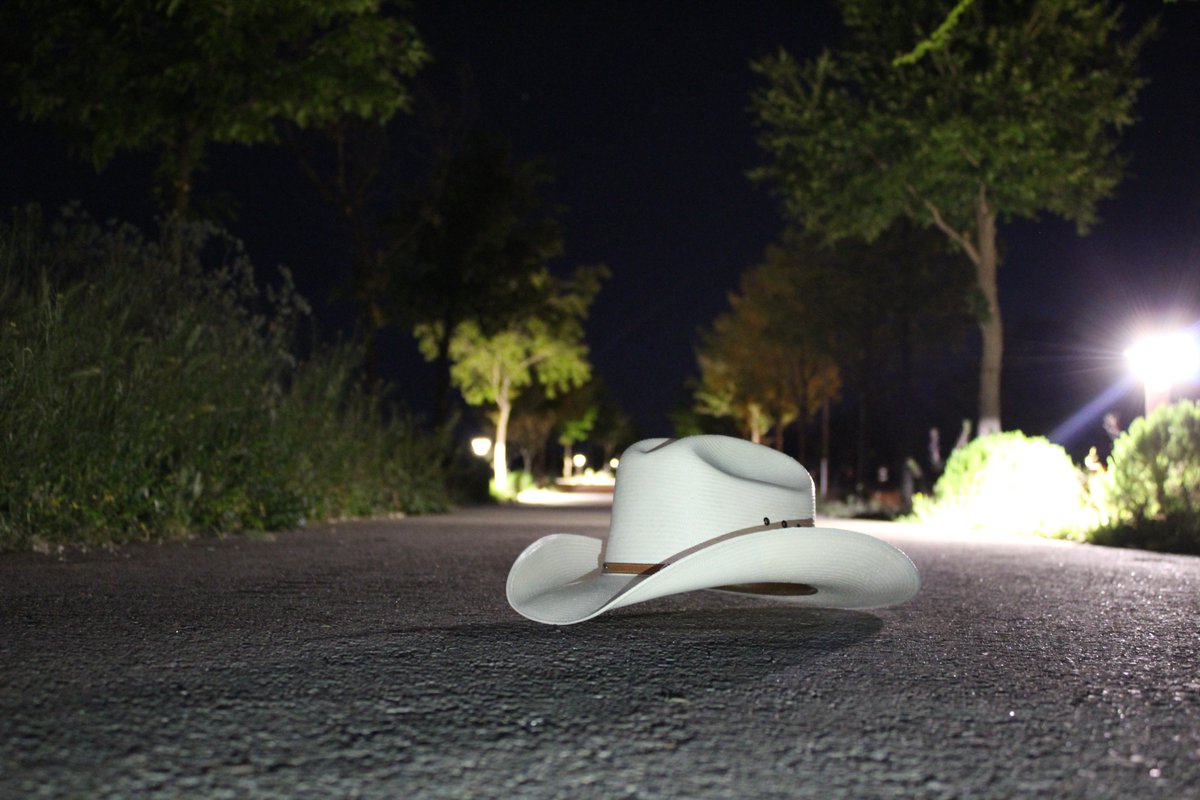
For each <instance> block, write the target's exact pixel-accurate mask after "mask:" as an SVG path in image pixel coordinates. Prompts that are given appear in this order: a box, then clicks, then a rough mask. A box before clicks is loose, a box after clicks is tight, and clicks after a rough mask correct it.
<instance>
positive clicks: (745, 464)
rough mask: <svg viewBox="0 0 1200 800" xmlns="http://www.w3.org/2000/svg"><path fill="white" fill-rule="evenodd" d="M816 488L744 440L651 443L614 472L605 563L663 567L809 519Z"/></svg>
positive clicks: (779, 457) (802, 473)
mask: <svg viewBox="0 0 1200 800" xmlns="http://www.w3.org/2000/svg"><path fill="white" fill-rule="evenodd" d="M813 510H814V505H813V486H812V479H811V478H810V477H809V475H808V472H807V471H806V470H805V469H804V467H802V466H801V465H800V464H799V463H798V462H797V461H795V460H794V459H792V458H790V457H788V456H786V455H784V454H783V453H780V452H778V451H776V450H773V449H771V448H769V447H765V446H763V445H760V444H754V443H753V442H748V441H746V440H744V439H734V438H732V437H729V436H689V437H686V438H683V439H647V440H645V441H641V442H638V443H637V444H634V445H632V446H631V447H630V448H629V449H628V450H626V451H625V452H624V453H623V454H622V456H621V461H620V466H619V467H618V472H617V485H616V488H615V490H614V493H613V509H612V521H611V523H610V527H609V535H608V544H607V547H606V549H605V554H604V559H605V561H609V562H631V563H649V564H654V563H660V562H662V561H665V560H666V559H668V558H670V557H671V556H673V555H675V554H677V553H681V552H683V551H684V550H687V549H689V548H692V547H695V546H697V545H699V544H702V543H703V542H706V541H709V540H710V539H713V538H714V537H717V536H720V535H722V534H725V533H729V532H730V531H734V530H739V529H741V528H748V527H752V526H755V525H761V524H763V519H764V518H769V519H770V520H771V521H772V522H779V521H782V520H798V519H808V520H811V519H812V516H813Z"/></svg>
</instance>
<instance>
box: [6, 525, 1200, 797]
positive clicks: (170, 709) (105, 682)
mask: <svg viewBox="0 0 1200 800" xmlns="http://www.w3.org/2000/svg"><path fill="white" fill-rule="evenodd" d="M607 516H608V514H607V510H606V509H602V508H601V509H597V508H591V509H589V508H582V509H571V510H551V509H478V510H467V511H461V512H458V513H456V514H451V515H446V516H438V517H428V518H417V519H403V520H380V521H359V522H347V523H342V524H336V525H326V526H320V527H314V528H311V529H308V530H304V531H299V532H293V533H286V534H280V535H279V536H277V537H275V538H274V540H250V539H237V538H231V539H225V540H221V541H194V542H190V543H177V544H167V545H161V546H155V545H145V546H132V547H127V548H122V549H120V550H118V551H116V552H101V553H88V554H69V555H67V556H65V557H55V556H38V555H32V554H29V555H8V556H5V557H3V558H0V797H2V798H38V797H80V798H116V797H129V798H168V797H170V798H175V797H204V798H222V797H228V798H244V797H304V798H310V797H364V798H559V797H561V798H573V799H574V800H578V799H579V798H665V797H684V798H750V797H754V798H807V797H812V798H818V797H819V798H839V797H847V798H851V797H853V798H871V797H897V798H899V797H929V798H943V797H945V798H954V797H972V798H976V797H978V798H990V797H995V798H1010V797H1087V798H1105V797H1112V798H1144V797H1164V798H1167V797H1169V798H1180V797H1200V665H1198V656H1200V635H1198V622H1197V620H1198V619H1200V558H1191V557H1183V556H1165V555H1155V554H1150V553H1145V552H1139V551H1124V550H1109V549H1103V548H1098V547H1090V546H1083V545H1072V544H1066V543H1060V542H1047V541H1042V540H1036V539H1016V538H986V537H970V536H956V535H952V534H946V533H937V532H931V531H928V530H925V529H922V528H919V527H910V526H900V525H886V524H879V523H876V524H871V523H852V522H843V523H839V525H840V526H842V527H856V528H858V529H860V530H865V531H866V532H868V533H872V534H875V535H878V536H880V537H881V538H886V539H888V540H889V541H892V542H893V543H895V544H897V545H898V546H900V547H901V548H902V549H904V550H905V551H906V552H907V553H908V554H909V555H910V556H911V557H912V558H913V560H914V561H915V562H916V564H917V566H918V567H919V568H920V570H921V574H922V579H923V581H924V585H923V588H922V590H921V592H920V593H919V594H918V595H917V597H916V598H914V599H913V600H911V601H910V602H908V603H906V604H905V605H903V606H900V607H896V608H891V609H884V610H879V611H873V612H870V613H864V612H847V611H828V610H803V609H795V608H788V607H785V606H781V605H773V604H771V603H769V602H764V601H757V600H749V599H742V598H733V597H729V596H727V595H717V594H712V593H696V594H690V595H682V596H676V597H672V598H666V599H663V600H658V601H653V602H650V603H645V604H642V605H638V606H634V607H631V608H628V609H622V610H619V611H616V612H613V613H611V614H608V615H605V616H602V617H600V618H598V619H597V620H594V621H592V622H588V623H583V624H581V625H576V626H570V627H566V628H558V627H549V626H543V625H538V624H536V623H532V622H528V621H526V620H524V619H522V618H521V617H519V616H517V615H516V614H515V613H514V612H512V611H511V609H509V607H508V605H507V603H506V601H505V598H504V582H505V577H506V575H507V572H508V568H509V566H510V565H511V563H512V561H513V559H514V558H515V557H516V556H517V554H518V553H519V552H520V551H521V550H522V549H523V548H524V547H525V546H526V545H527V544H528V543H529V542H531V541H533V540H534V539H535V538H537V537H539V536H542V535H545V534H548V533H552V532H557V531H570V532H581V533H591V534H595V535H597V536H601V535H603V534H604V531H605V528H606V525H607Z"/></svg>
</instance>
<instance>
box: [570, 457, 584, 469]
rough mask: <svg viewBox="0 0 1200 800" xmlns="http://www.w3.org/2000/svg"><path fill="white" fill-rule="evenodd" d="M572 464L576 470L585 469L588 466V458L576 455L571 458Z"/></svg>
mask: <svg viewBox="0 0 1200 800" xmlns="http://www.w3.org/2000/svg"><path fill="white" fill-rule="evenodd" d="M571 463H572V464H574V465H575V469H583V468H584V467H585V466H586V465H587V456H585V455H584V454H583V453H576V454H575V455H573V456H571Z"/></svg>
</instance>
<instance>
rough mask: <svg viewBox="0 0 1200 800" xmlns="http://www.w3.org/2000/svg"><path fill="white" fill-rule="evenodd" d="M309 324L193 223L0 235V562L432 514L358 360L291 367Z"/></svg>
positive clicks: (405, 435)
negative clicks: (73, 549) (131, 542)
mask: <svg viewBox="0 0 1200 800" xmlns="http://www.w3.org/2000/svg"><path fill="white" fill-rule="evenodd" d="M308 318H309V309H308V306H307V305H306V304H305V302H304V301H303V299H302V298H301V297H299V296H298V295H297V293H296V292H295V290H294V288H293V286H292V283H291V280H290V276H289V275H288V274H287V273H286V272H281V274H280V276H279V278H278V279H277V280H276V281H275V282H274V285H273V286H271V287H269V288H260V287H259V286H258V285H257V284H256V281H255V274H254V269H253V267H252V265H251V264H250V262H249V260H248V259H247V257H246V255H245V253H244V252H243V251H242V249H241V247H240V245H239V244H238V243H237V242H236V241H235V240H233V239H231V238H230V237H229V236H228V235H226V234H224V233H223V232H221V231H220V230H218V229H217V228H215V227H213V226H211V225H208V224H204V223H195V224H185V225H180V226H175V227H173V228H171V229H169V230H164V231H163V232H162V234H161V236H160V237H159V238H158V239H157V240H150V239H148V238H146V237H145V236H143V235H142V234H141V233H140V232H139V231H137V230H135V229H133V228H132V227H129V226H124V225H117V224H109V225H106V226H100V225H97V224H96V223H94V222H92V221H91V220H89V219H87V218H86V217H84V216H82V215H80V214H78V213H73V212H70V211H68V212H64V214H63V216H62V217H61V218H60V219H58V220H56V221H55V222H53V223H52V224H46V223H45V222H44V221H43V220H42V218H41V215H40V214H39V213H37V212H36V211H35V210H27V211H24V212H20V213H18V214H16V215H14V217H13V219H12V221H11V222H6V223H0V548H3V549H27V548H30V547H34V548H44V547H50V546H55V545H59V544H73V543H80V544H100V543H107V542H115V541H123V540H128V539H150V538H158V537H170V536H176V535H181V534H184V533H191V532H201V533H203V532H226V531H235V530H254V529H277V528H284V527H289V526H295V525H300V524H302V523H304V522H305V521H306V520H313V519H323V518H329V517H334V516H339V515H360V514H367V513H374V512H381V511H390V510H403V511H408V512H421V511H432V510H437V509H440V508H443V507H444V506H445V505H446V503H447V499H446V488H445V478H444V475H443V472H442V470H441V468H440V467H439V464H440V458H439V455H440V452H441V448H440V443H439V442H438V441H436V440H434V439H432V438H430V437H427V436H424V435H422V434H420V433H419V432H417V431H416V430H415V429H414V427H413V426H412V424H411V423H409V422H408V421H407V420H406V419H405V418H404V417H402V416H398V415H392V416H391V420H390V421H383V419H384V415H382V414H381V411H382V409H381V408H380V404H379V401H378V400H377V398H376V397H375V396H374V395H372V394H371V393H369V392H367V391H365V390H364V389H363V388H362V387H361V385H360V384H359V383H358V381H357V380H356V377H355V376H356V374H357V369H356V367H357V365H358V363H359V362H360V361H361V355H362V353H361V350H360V348H358V347H355V346H352V345H341V346H325V347H321V346H310V347H309V348H308V349H309V350H310V351H311V353H310V354H309V355H308V356H307V357H306V358H305V359H304V360H303V361H301V360H299V359H298V358H297V356H296V352H297V344H298V338H299V335H300V334H301V333H302V332H303V331H304V330H305V326H306V320H307V319H308Z"/></svg>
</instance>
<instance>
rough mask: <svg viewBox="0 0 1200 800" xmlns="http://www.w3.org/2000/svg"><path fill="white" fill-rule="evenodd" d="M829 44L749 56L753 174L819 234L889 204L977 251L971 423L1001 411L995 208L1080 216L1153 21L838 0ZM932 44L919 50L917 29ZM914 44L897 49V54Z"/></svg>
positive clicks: (869, 235)
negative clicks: (809, 52) (910, 56)
mask: <svg viewBox="0 0 1200 800" xmlns="http://www.w3.org/2000/svg"><path fill="white" fill-rule="evenodd" d="M838 5H839V7H840V9H841V12H842V18H843V21H844V22H845V24H846V28H847V39H846V43H845V45H844V47H842V48H841V49H839V50H838V51H837V52H828V51H827V52H824V53H822V54H821V55H820V56H819V57H817V58H816V59H813V60H811V61H808V62H806V63H798V62H797V61H796V60H795V59H793V58H792V57H791V56H790V55H789V54H788V53H787V52H786V51H783V50H780V51H779V52H778V53H777V54H775V55H773V56H770V57H767V58H763V59H761V60H759V61H757V62H756V63H754V65H753V68H754V69H755V70H756V71H757V72H758V73H759V74H761V75H762V76H763V78H764V80H765V85H764V86H763V87H762V88H760V89H759V90H758V91H756V92H755V93H754V95H753V98H752V106H753V110H754V113H755V116H756V118H757V123H758V128H759V132H758V142H759V145H760V146H761V147H762V148H763V150H764V151H765V152H766V153H767V155H768V157H769V159H770V161H769V163H767V164H766V165H764V166H762V167H760V168H758V169H756V170H754V171H753V172H752V173H751V175H752V177H754V178H755V179H757V180H760V181H765V182H767V183H769V184H770V185H771V187H772V188H773V189H774V191H775V192H776V194H777V196H778V197H779V198H780V200H781V201H782V203H783V206H784V209H785V212H786V214H787V216H788V217H789V218H790V219H792V220H793V221H794V222H796V223H798V224H800V225H801V226H803V227H804V228H805V229H806V230H809V231H812V232H814V233H817V234H820V235H821V236H823V237H825V238H826V239H828V240H831V241H833V240H839V239H844V238H847V237H852V236H861V237H864V238H866V239H868V240H870V239H874V238H875V237H877V236H879V235H880V234H881V233H882V232H883V231H885V230H887V229H888V228H889V227H890V226H891V225H892V224H893V223H894V222H895V221H896V220H897V219H900V218H904V219H909V220H912V221H913V222H915V223H916V224H918V225H921V226H924V227H936V228H937V229H938V230H939V231H940V232H941V233H942V234H943V235H944V236H945V237H946V238H947V240H948V241H949V242H951V243H952V244H953V245H954V246H955V247H956V248H958V249H959V250H960V251H961V252H962V253H963V254H964V256H965V257H966V259H967V260H968V261H969V262H970V263H971V264H972V265H974V267H975V270H976V279H977V285H978V292H979V299H980V300H981V301H982V302H981V303H979V304H978V308H979V312H980V314H979V323H980V329H981V333H982V335H983V346H982V350H981V358H980V395H979V415H980V429H981V430H986V431H990V430H992V429H996V430H998V429H999V425H1000V370H1001V363H1002V357H1003V327H1002V318H1001V314H1000V308H999V299H998V291H997V283H996V271H997V268H998V266H999V261H1000V248H999V241H998V231H997V225H998V222H1002V221H1005V220H1008V219H1012V218H1017V217H1019V218H1028V219H1035V218H1036V217H1037V216H1038V215H1039V214H1040V213H1042V212H1046V211H1048V212H1051V213H1053V214H1057V215H1059V216H1060V217H1062V218H1064V219H1067V220H1071V221H1073V222H1075V223H1076V225H1077V226H1078V228H1079V229H1080V231H1081V232H1082V231H1084V230H1086V229H1087V228H1088V227H1089V226H1091V225H1092V224H1093V223H1094V222H1095V219H1096V205H1097V203H1098V202H1099V201H1100V200H1101V199H1103V198H1105V197H1108V196H1109V195H1111V194H1112V192H1113V190H1114V188H1115V187H1116V185H1117V184H1118V183H1119V181H1120V180H1121V178H1122V176H1123V173H1124V157H1123V156H1122V155H1121V154H1120V152H1119V149H1118V146H1119V143H1120V136H1121V133H1122V132H1123V131H1124V129H1126V128H1127V127H1128V126H1129V125H1131V124H1132V123H1133V121H1134V116H1133V105H1134V100H1135V98H1136V96H1137V93H1138V91H1139V90H1140V89H1141V87H1142V86H1143V85H1144V84H1145V81H1144V80H1143V79H1141V78H1139V77H1138V75H1137V64H1136V62H1137V58H1138V54H1139V51H1140V50H1141V47H1142V45H1143V43H1144V42H1145V40H1146V38H1147V37H1148V36H1149V35H1150V33H1151V32H1152V31H1153V23H1151V24H1150V25H1148V26H1147V27H1146V28H1144V29H1143V30H1142V31H1141V32H1139V33H1137V34H1135V35H1133V36H1130V37H1126V36H1124V35H1123V32H1122V30H1121V21H1120V13H1119V11H1116V10H1112V9H1111V8H1110V7H1109V5H1108V4H1107V3H1105V2H1101V1H1100V0H1007V2H987V3H982V2H974V3H963V2H961V0H960V1H959V2H954V1H953V0H913V2H905V3H895V2H891V0H839V3H838ZM931 30H932V31H934V35H933V37H932V41H933V43H934V46H931V47H930V48H928V49H922V48H921V47H920V46H919V45H918V41H917V40H921V39H923V38H924V35H923V33H922V32H923V31H931ZM914 46H916V47H917V48H918V50H917V51H916V52H918V53H919V54H920V57H918V58H915V60H913V61H911V62H910V63H905V64H903V65H902V66H896V65H895V63H894V62H895V60H896V58H897V56H901V57H902V58H903V54H906V53H912V52H914V50H913V48H914Z"/></svg>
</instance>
